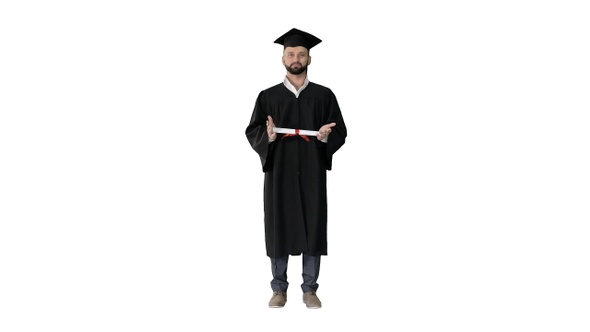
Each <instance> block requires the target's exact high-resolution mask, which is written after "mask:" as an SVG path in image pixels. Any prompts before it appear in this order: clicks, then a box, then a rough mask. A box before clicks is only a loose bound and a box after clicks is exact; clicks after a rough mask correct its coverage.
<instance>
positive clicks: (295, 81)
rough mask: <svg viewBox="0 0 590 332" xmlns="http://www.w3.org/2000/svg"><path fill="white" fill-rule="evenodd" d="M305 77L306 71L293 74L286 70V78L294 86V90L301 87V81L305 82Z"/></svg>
mask: <svg viewBox="0 0 590 332" xmlns="http://www.w3.org/2000/svg"><path fill="white" fill-rule="evenodd" d="M305 77H307V73H301V74H299V75H293V74H291V73H289V72H287V79H288V80H289V82H290V83H291V84H292V85H293V86H294V87H295V89H296V90H299V89H301V87H302V86H303V83H305Z"/></svg>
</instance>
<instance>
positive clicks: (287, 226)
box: [246, 82, 347, 258]
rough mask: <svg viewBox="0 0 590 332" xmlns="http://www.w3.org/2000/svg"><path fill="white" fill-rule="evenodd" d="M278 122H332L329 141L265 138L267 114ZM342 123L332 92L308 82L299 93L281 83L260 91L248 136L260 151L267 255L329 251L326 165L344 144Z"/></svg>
mask: <svg viewBox="0 0 590 332" xmlns="http://www.w3.org/2000/svg"><path fill="white" fill-rule="evenodd" d="M268 115H270V116H272V118H273V121H274V124H275V126H277V127H282V128H292V129H303V130H314V131H317V130H319V129H320V127H322V126H323V125H325V124H328V123H331V122H335V123H336V125H335V126H334V127H332V132H331V133H330V135H329V137H328V142H327V143H323V142H321V141H319V140H318V139H317V138H316V137H309V136H308V138H309V141H306V140H304V139H303V138H302V137H300V136H285V135H283V134H277V138H276V140H275V141H274V142H272V143H270V144H269V143H268V135H267V133H266V121H267V116H268ZM346 135H347V132H346V125H345V124H344V120H343V118H342V114H341V112H340V107H339V106H338V102H337V101H336V96H335V95H334V93H333V92H332V91H331V90H330V89H329V88H326V87H324V86H321V85H319V84H314V83H312V82H309V84H308V85H307V87H306V88H305V89H303V90H302V91H301V92H300V94H299V98H297V97H295V95H294V94H293V92H291V91H289V90H288V89H287V88H286V87H285V85H284V84H283V83H280V84H277V85H275V86H273V87H270V88H268V89H266V90H264V91H262V92H260V94H259V95H258V98H257V99H256V104H255V106H254V111H253V113H252V118H251V120H250V124H249V125H248V127H247V128H246V137H247V138H248V141H249V142H250V145H251V146H252V148H253V149H254V150H255V151H256V152H257V153H258V155H259V156H260V161H261V162H262V170H263V172H264V173H265V175H264V226H265V240H266V252H267V255H268V256H269V257H271V258H280V257H285V256H287V255H299V254H302V253H306V254H312V255H327V254H328V248H327V247H328V245H327V219H328V213H327V196H326V171H327V170H331V169H332V156H333V155H334V153H335V152H336V151H337V150H338V149H339V148H340V147H341V146H342V145H344V142H345V139H346Z"/></svg>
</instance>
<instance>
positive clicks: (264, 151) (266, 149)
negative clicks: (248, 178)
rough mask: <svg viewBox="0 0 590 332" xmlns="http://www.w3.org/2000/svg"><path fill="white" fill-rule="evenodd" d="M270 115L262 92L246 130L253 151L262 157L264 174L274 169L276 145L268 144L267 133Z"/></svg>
mask: <svg viewBox="0 0 590 332" xmlns="http://www.w3.org/2000/svg"><path fill="white" fill-rule="evenodd" d="M268 115H270V114H269V113H268V108H267V107H266V98H265V95H264V93H263V92H260V94H258V97H257V98H256V103H255V104H254V111H253V112H252V117H251V118H250V123H249V124H248V127H247V128H246V137H247V138H248V142H249V143H250V146H251V147H252V149H254V151H256V153H258V156H259V157H260V162H261V164H262V171H263V172H266V171H267V170H268V169H270V167H272V165H271V164H272V158H271V154H272V149H273V147H274V143H269V142H268V134H267V133H266V120H267V116H268Z"/></svg>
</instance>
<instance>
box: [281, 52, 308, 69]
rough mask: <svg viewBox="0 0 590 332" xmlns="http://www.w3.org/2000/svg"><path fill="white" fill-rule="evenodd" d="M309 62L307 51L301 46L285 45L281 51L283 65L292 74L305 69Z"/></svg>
mask: <svg viewBox="0 0 590 332" xmlns="http://www.w3.org/2000/svg"><path fill="white" fill-rule="evenodd" d="M310 63H311V57H310V56H309V51H308V50H307V48H305V47H303V46H295V47H286V48H285V50H284V51H283V65H285V68H286V69H287V71H288V72H289V73H291V74H293V75H299V74H301V73H303V72H305V71H307V66H308V65H309V64H310Z"/></svg>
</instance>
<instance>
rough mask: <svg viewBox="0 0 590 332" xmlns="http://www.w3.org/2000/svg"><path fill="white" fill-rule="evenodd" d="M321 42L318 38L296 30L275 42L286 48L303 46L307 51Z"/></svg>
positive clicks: (288, 32) (290, 31)
mask: <svg viewBox="0 0 590 332" xmlns="http://www.w3.org/2000/svg"><path fill="white" fill-rule="evenodd" d="M321 42H322V41H321V40H320V39H319V38H318V37H316V36H314V35H312V34H310V33H307V32H305V31H301V30H298V29H295V28H293V29H291V30H289V31H287V33H285V34H284V35H282V36H280V37H279V38H278V39H277V40H275V43H277V44H281V45H283V46H284V47H295V46H303V47H305V48H307V50H310V49H311V48H312V47H314V46H316V45H317V44H319V43H321Z"/></svg>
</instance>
